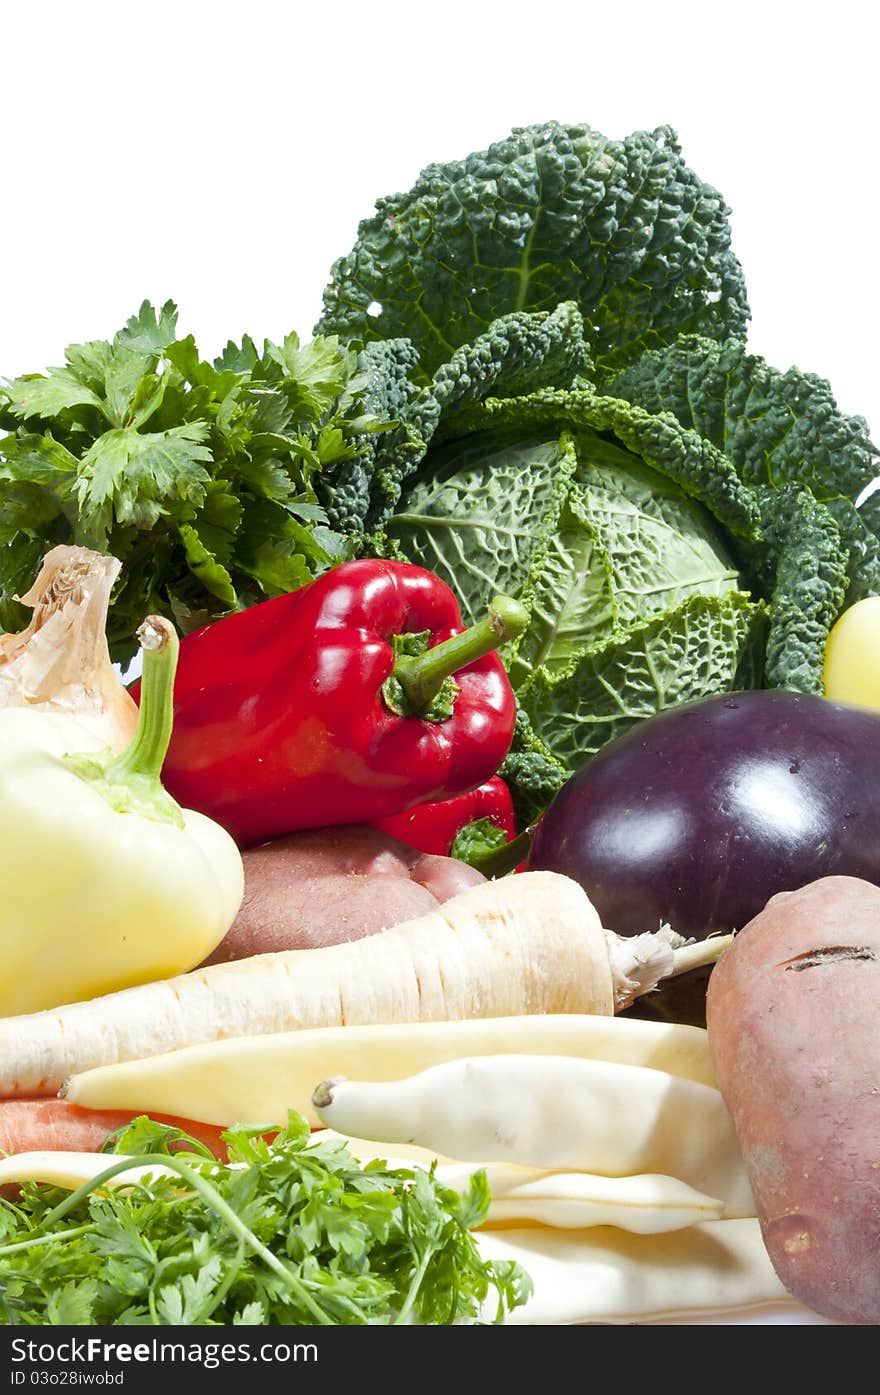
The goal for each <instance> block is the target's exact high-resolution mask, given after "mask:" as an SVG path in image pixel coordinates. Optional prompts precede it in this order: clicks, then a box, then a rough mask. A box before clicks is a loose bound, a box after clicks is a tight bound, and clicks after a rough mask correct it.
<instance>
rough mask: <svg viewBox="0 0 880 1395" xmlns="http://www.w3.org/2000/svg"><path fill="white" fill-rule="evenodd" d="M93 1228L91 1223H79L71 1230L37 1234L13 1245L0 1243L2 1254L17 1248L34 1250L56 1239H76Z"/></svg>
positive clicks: (9, 1253)
mask: <svg viewBox="0 0 880 1395" xmlns="http://www.w3.org/2000/svg"><path fill="white" fill-rule="evenodd" d="M91 1229H92V1227H91V1225H77V1226H72V1227H71V1229H70V1230H57V1231H56V1232H55V1233H54V1235H35V1236H33V1237H32V1238H31V1239H30V1240H15V1241H14V1242H13V1243H12V1244H11V1245H0V1255H11V1254H13V1253H14V1252H16V1251H17V1250H33V1249H35V1248H36V1247H37V1245H51V1244H52V1243H53V1241H55V1240H76V1239H77V1238H78V1237H79V1236H80V1235H85V1233H86V1231H87V1230H91Z"/></svg>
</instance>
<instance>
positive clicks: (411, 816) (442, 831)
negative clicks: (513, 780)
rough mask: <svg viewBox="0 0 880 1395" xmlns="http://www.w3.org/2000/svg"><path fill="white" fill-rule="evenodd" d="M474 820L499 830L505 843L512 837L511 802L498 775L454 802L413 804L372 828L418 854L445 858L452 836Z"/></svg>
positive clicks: (449, 851)
mask: <svg viewBox="0 0 880 1395" xmlns="http://www.w3.org/2000/svg"><path fill="white" fill-rule="evenodd" d="M477 819H489V820H490V821H491V822H492V823H494V824H495V825H496V826H497V827H498V828H501V829H503V830H504V832H505V834H506V835H507V840H508V842H509V841H510V839H511V838H513V837H514V836H515V835H516V817H515V815H514V812H513V799H512V798H511V794H510V790H509V789H508V788H507V786H506V784H505V783H504V781H503V780H502V779H501V776H500V775H493V777H492V779H491V780H486V781H484V783H483V784H482V785H478V786H477V788H476V789H475V790H470V791H469V792H468V793H467V794H458V795H456V796H455V798H454V799H443V800H440V801H439V802H437V803H432V804H417V805H416V807H415V808H414V809H408V810H407V811H406V813H403V814H393V815H392V816H391V818H388V819H378V820H377V821H376V823H375V827H376V828H380V829H381V830H382V832H383V833H388V834H390V836H391V837H392V838H398V839H399V840H400V842H401V843H406V844H407V846H408V847H411V848H418V850H419V851H420V852H423V853H436V854H437V855H439V856H441V857H449V856H450V854H451V852H452V845H453V843H454V842H455V839H456V836H457V835H458V834H459V833H460V832H461V830H462V829H463V828H466V827H467V825H468V824H469V823H475V822H476V821H477Z"/></svg>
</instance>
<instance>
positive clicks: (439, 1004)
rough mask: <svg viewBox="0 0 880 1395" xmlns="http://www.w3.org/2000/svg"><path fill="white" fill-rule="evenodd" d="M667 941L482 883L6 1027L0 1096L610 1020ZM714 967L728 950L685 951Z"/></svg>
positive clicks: (575, 901) (560, 888)
mask: <svg viewBox="0 0 880 1395" xmlns="http://www.w3.org/2000/svg"><path fill="white" fill-rule="evenodd" d="M677 939H678V937H676V936H672V935H671V933H669V932H666V933H663V932H660V933H658V934H657V935H645V936H639V937H636V938H635V939H632V940H625V941H624V940H618V939H617V937H616V936H610V935H608V934H607V933H606V931H604V930H603V929H602V926H601V924H600V922H599V917H598V916H597V914H596V912H595V910H594V909H593V906H592V905H591V903H590V901H589V899H588V898H587V895H586V893H585V892H584V891H583V890H582V889H581V887H580V886H579V885H578V884H577V883H576V882H574V881H571V880H570V879H569V878H568V877H563V876H561V875H559V874H558V873H554V872H530V873H523V874H522V875H521V876H515V877H505V878H503V879H502V880H501V881H498V882H486V883H484V884H483V885H481V886H476V887H473V888H471V889H470V890H469V891H466V892H463V893H462V894H461V895H460V896H455V897H453V898H452V899H451V900H449V901H446V902H445V903H444V904H443V905H441V906H438V907H437V910H436V911H434V912H432V913H431V914H430V915H426V916H422V917H420V918H419V919H418V920H414V921H410V922H408V923H406V924H403V925H398V926H395V927H394V928H393V929H389V930H384V931H382V932H381V933H380V934H378V935H372V936H370V937H369V938H368V939H364V940H355V941H352V942H351V943H349V944H338V945H329V946H327V947H325V948H323V949H314V950H291V951H289V952H286V953H280V954H266V955H256V956H254V957H253V958H251V959H244V960H240V961H238V962H236V963H230V964H215V965H212V966H211V967H209V968H206V969H196V970H194V971H192V972H191V973H188V974H181V975H179V976H178V977H176V978H172V979H165V980H162V981H160V982H158V983H150V984H144V985H142V986H141V987H138V988H131V989H126V990H125V991H123V992H121V993H113V994H108V995H107V996H106V997H103V998H96V999H93V1000H91V1001H89V1002H85V1003H74V1004H72V1005H70V1006H67V1007H62V1008H57V1009H52V1010H49V1011H45V1012H41V1013H32V1014H29V1015H27V1016H23V1017H11V1018H6V1019H3V1020H2V1021H0V1096H2V1095H6V1096H15V1095H21V1094H29V1095H39V1094H53V1093H55V1091H57V1090H58V1089H59V1088H60V1086H61V1085H62V1083H63V1081H64V1080H65V1079H66V1078H67V1077H68V1076H69V1075H72V1074H74V1073H75V1072H77V1071H83V1070H88V1069H90V1068H91V1067H93V1066H99V1065H107V1064H109V1063H111V1062H113V1061H127V1060H136V1059H138V1058H139V1057H145V1056H152V1055H155V1054H157V1053H158V1052H162V1051H169V1050H174V1049H175V1048H177V1047H181V1046H188V1045H192V1044H195V1043H197V1042H203V1041H216V1040H220V1039H223V1038H228V1037H240V1036H248V1035H256V1034H262V1033H267V1032H279V1031H286V1030H290V1029H299V1028H303V1027H322V1026H335V1025H346V1024H349V1023H353V1024H367V1023H373V1022H417V1021H431V1022H436V1021H442V1020H448V1019H455V1018H472V1017H479V1018H482V1017H505V1016H518V1015H520V1014H529V1013H557V1012H564V1013H600V1014H606V1015H610V1014H611V1013H612V1012H613V1011H614V1010H615V1007H620V1006H623V1005H624V1004H625V1003H627V1002H629V1001H630V1000H631V999H632V997H633V996H635V994H637V993H638V992H643V991H646V990H647V988H649V987H652V986H653V985H654V984H656V982H657V980H658V978H660V977H663V976H664V975H665V974H668V973H672V972H674V971H675V969H676V958H675V946H676V941H677ZM694 949H696V950H697V951H699V952H702V953H706V954H707V955H708V957H709V958H713V957H716V956H717V954H718V952H719V949H720V944H718V945H715V946H709V947H708V948H707V946H704V945H699V946H696V947H694V946H689V947H688V948H687V949H685V950H684V951H683V953H684V955H685V956H686V960H685V963H686V965H687V967H691V964H692V962H693V952H694Z"/></svg>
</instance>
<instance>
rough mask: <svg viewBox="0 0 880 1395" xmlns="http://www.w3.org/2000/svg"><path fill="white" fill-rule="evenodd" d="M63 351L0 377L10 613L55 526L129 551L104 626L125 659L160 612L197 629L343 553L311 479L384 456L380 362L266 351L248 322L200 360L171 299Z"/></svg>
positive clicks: (2, 572)
mask: <svg viewBox="0 0 880 1395" xmlns="http://www.w3.org/2000/svg"><path fill="white" fill-rule="evenodd" d="M372 358H373V359H377V358H378V359H379V360H382V355H381V354H379V355H376V354H374V355H373V356H372ZM66 359H67V362H66V364H65V365H64V366H63V367H61V368H53V369H50V370H49V371H48V373H47V374H44V375H43V374H30V375H27V376H25V377H21V378H16V379H15V380H14V381H13V382H11V383H10V384H9V385H8V387H7V388H6V389H0V427H5V428H6V429H7V431H8V432H9V434H8V435H6V436H5V437H4V438H0V482H2V491H0V623H2V624H3V625H4V626H6V627H7V628H10V629H11V628H18V627H20V625H21V624H22V623H23V620H24V612H23V611H22V610H21V609H20V608H19V607H18V606H17V605H16V603H15V601H14V599H13V598H14V596H15V594H16V591H17V590H23V589H26V588H27V586H28V585H29V584H30V583H29V580H28V578H30V579H32V578H33V576H34V575H35V574H36V572H37V570H38V568H39V563H40V559H41V557H42V554H43V552H44V551H45V550H46V549H47V547H48V546H51V545H53V544H54V543H58V542H77V543H82V544H85V545H87V546H91V547H94V548H97V549H98V550H100V551H109V552H112V553H113V554H114V555H115V556H117V557H119V558H120V559H121V561H122V562H123V572H122V580H121V583H120V587H119V589H118V591H117V592H116V594H115V595H114V598H113V603H112V606H111V613H110V626H109V637H110V644H111V650H112V653H113V655H114V657H115V658H120V659H125V658H126V657H128V656H129V655H130V654H131V653H132V652H133V650H134V648H135V647H136V641H135V640H134V632H135V630H136V628H137V625H138V624H139V623H140V621H141V620H142V619H143V616H144V615H145V614H146V613H147V612H148V611H150V610H155V611H159V612H162V613H164V614H167V615H169V616H170V617H171V618H173V619H174V620H175V621H176V622H177V624H178V625H179V627H180V628H181V629H183V630H184V631H188V630H191V629H194V628H196V627H197V626H198V625H201V624H204V623H206V622H207V621H208V620H210V619H212V618H213V617H215V616H217V615H219V614H222V613H224V612H227V611H230V610H235V609H237V608H239V607H241V606H245V605H249V604H252V603H253V602H254V601H258V600H261V599H263V598H264V597H266V596H273V595H277V594H279V593H281V592H284V591H290V590H293V589H295V588H296V587H298V586H301V585H303V584H304V582H307V581H309V580H310V579H311V577H312V576H314V575H316V574H317V573H318V572H320V571H321V570H323V569H324V568H325V567H327V566H329V565H331V564H332V563H333V562H334V561H337V560H340V559H341V558H343V557H345V556H347V555H350V554H351V552H352V550H353V544H352V543H351V541H350V540H349V539H348V538H347V537H345V536H344V535H343V533H342V532H341V531H339V530H338V529H334V528H331V527H330V526H329V520H328V517H327V512H326V508H325V500H322V498H321V497H320V495H319V481H321V478H322V476H324V475H326V476H327V478H328V486H329V485H330V484H331V482H332V481H334V480H335V479H336V477H337V476H338V474H339V472H340V470H343V469H345V470H348V471H349V472H351V471H352V470H353V469H354V468H355V464H356V462H357V461H358V459H359V458H360V457H361V456H370V454H371V452H372V455H373V456H375V447H374V444H373V443H374V441H375V439H376V437H377V433H378V434H381V433H383V432H385V431H387V430H388V429H389V425H390V423H389V421H388V420H387V419H386V418H385V417H384V415H378V414H377V413H376V411H374V410H372V408H371V406H369V405H368V404H367V401H366V399H367V397H368V396H370V395H371V394H372V399H373V401H374V404H375V405H376V406H379V407H381V406H382V403H381V397H380V394H377V390H376V387H375V384H374V382H373V379H374V377H375V376H376V374H375V372H374V371H371V366H370V363H367V364H365V365H362V366H361V367H359V366H358V362H357V356H356V355H355V354H354V353H352V352H351V351H348V350H344V349H342V348H340V346H339V344H338V342H337V341H336V340H335V339H333V338H322V339H317V340H315V341H314V342H313V343H311V344H305V345H303V344H300V341H299V339H298V338H297V336H296V335H295V334H291V335H289V336H288V337H287V338H286V339H285V340H284V342H283V344H273V343H271V342H269V341H268V340H267V341H266V343H265V344H264V345H263V348H262V350H261V351H260V350H258V349H257V348H256V346H255V345H254V343H253V341H252V340H250V339H248V338H245V339H244V340H243V341H242V343H241V344H240V345H235V344H231V343H230V344H229V345H228V346H227V348H226V350H225V351H224V352H223V354H221V355H220V357H219V358H218V359H216V360H215V361H214V362H213V363H207V362H204V361H203V360H202V359H201V358H200V356H199V354H198V351H197V349H196V346H195V343H194V341H193V339H192V337H191V336H188V337H186V338H178V337H177V311H176V308H175V306H174V305H173V304H172V303H171V302H169V303H168V304H166V305H164V306H163V307H162V309H161V310H159V311H157V310H156V309H154V307H153V306H151V305H149V304H147V303H145V304H144V305H143V306H142V307H141V310H140V312H139V314H138V315H137V316H135V317H133V318H132V319H131V320H129V322H128V324H127V325H126V326H125V328H124V329H122V330H121V331H120V332H119V333H118V334H117V335H116V336H115V338H114V339H113V340H112V342H109V343H107V342H94V343H89V344H74V345H71V346H70V347H69V348H68V349H67V351H66ZM329 495H330V489H329V487H328V499H329ZM340 521H341V520H339V519H337V522H340ZM3 544H6V546H5V547H4V546H3Z"/></svg>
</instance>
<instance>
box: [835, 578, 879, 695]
mask: <svg viewBox="0 0 880 1395" xmlns="http://www.w3.org/2000/svg"><path fill="white" fill-rule="evenodd" d="M824 686H825V696H826V697H827V698H831V699H832V700H833V701H835V702H851V703H854V704H855V705H856V706H857V707H877V708H880V596H867V597H865V599H864V600H861V601H856V603H855V605H851V606H850V607H849V608H848V609H847V610H845V611H844V612H843V614H842V615H841V617H840V619H839V620H838V621H837V623H836V624H835V626H834V628H833V629H832V631H831V634H830V635H829V636H828V643H827V645H826V648H825V671H824Z"/></svg>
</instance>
